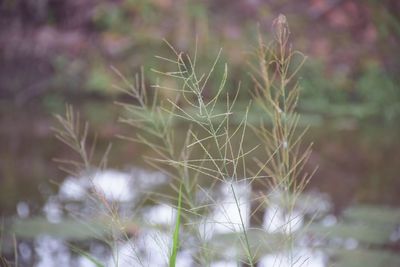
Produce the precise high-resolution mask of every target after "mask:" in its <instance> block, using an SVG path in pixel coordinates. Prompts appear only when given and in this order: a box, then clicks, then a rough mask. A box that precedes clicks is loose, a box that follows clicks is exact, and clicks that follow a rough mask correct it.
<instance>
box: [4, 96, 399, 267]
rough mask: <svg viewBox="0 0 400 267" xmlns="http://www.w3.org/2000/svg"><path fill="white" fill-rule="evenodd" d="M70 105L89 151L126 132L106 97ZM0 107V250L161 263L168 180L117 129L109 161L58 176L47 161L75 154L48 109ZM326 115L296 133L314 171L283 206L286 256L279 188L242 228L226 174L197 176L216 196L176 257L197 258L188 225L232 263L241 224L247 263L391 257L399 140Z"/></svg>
mask: <svg viewBox="0 0 400 267" xmlns="http://www.w3.org/2000/svg"><path fill="white" fill-rule="evenodd" d="M78 106H79V109H80V110H81V111H82V114H83V117H85V118H87V119H89V120H90V121H91V123H92V126H93V128H94V130H95V131H96V132H98V135H99V142H98V145H97V148H98V149H99V150H103V148H105V147H106V146H107V143H108V141H110V140H111V139H113V137H114V135H116V134H118V133H121V132H126V131H128V130H127V129H125V128H123V127H121V126H120V125H118V124H116V123H114V121H115V120H116V117H117V116H118V114H117V112H115V110H114V108H113V106H111V105H109V104H105V103H102V102H92V103H89V104H84V105H83V104H81V105H78ZM60 110H61V111H60ZM60 110H58V112H62V109H60ZM1 111H2V112H1V114H3V117H2V118H1V121H0V125H1V128H0V131H1V132H0V147H1V149H0V157H1V173H0V174H1V177H0V179H1V188H0V195H1V196H0V198H1V203H0V207H1V213H2V216H3V221H2V229H3V230H2V234H1V240H2V246H1V252H2V255H3V257H4V259H6V260H8V261H10V262H14V261H18V266H41V267H48V266H49V267H50V266H85V267H86V266H96V262H97V261H98V262H101V263H102V264H103V265H105V266H115V265H116V264H118V266H142V265H145V266H167V263H168V257H169V252H170V249H171V243H172V236H173V228H174V223H175V219H176V208H174V207H176V203H174V200H171V198H168V196H170V195H171V194H173V192H172V191H171V181H170V178H169V177H168V176H167V175H165V174H163V173H161V172H159V171H157V170H155V169H154V168H151V167H150V166H148V165H146V164H145V163H144V161H143V157H142V156H143V155H147V154H148V152H147V151H145V150H144V149H143V148H142V147H140V146H138V145H134V144H130V143H128V144H127V143H126V142H125V141H123V140H118V139H117V140H116V141H113V142H114V144H113V149H112V152H111V153H110V158H109V164H108V166H109V167H107V168H104V169H101V170H100V169H93V170H91V171H90V172H86V173H79V175H69V174H66V173H65V172H62V171H60V170H58V169H57V163H56V162H54V161H53V160H52V159H53V158H70V157H73V156H74V155H72V153H71V152H70V151H69V150H68V149H67V148H66V147H65V146H64V145H62V144H60V143H59V142H58V141H57V140H55V138H54V137H53V133H52V132H51V130H50V128H51V127H52V126H53V125H54V120H53V119H52V118H51V116H50V115H49V114H48V113H47V112H45V111H43V110H42V109H40V108H39V107H38V106H35V105H31V106H28V107H24V108H23V109H16V108H13V107H9V106H6V105H3V106H2V110H1ZM332 125H333V124H332V122H331V121H329V123H327V122H323V123H322V125H317V126H314V127H313V128H312V129H311V130H310V132H309V134H308V136H307V139H310V140H313V139H314V140H315V147H314V152H313V154H312V156H311V158H310V162H309V165H310V166H311V167H312V165H314V166H315V165H319V171H318V172H317V173H316V174H315V176H314V177H313V180H312V182H311V183H310V185H309V186H308V187H307V190H306V192H305V193H304V194H303V195H301V197H299V200H298V201H297V202H296V207H295V210H293V211H292V212H291V216H292V219H290V220H289V221H290V229H291V230H292V231H293V233H295V235H296V236H297V235H298V238H296V241H295V243H294V245H293V249H292V250H291V252H290V255H288V253H289V252H288V251H285V250H281V249H279V247H280V246H279V245H278V244H279V243H280V242H282V240H283V239H285V238H286V237H285V229H286V228H287V227H288V226H287V225H286V226H285V227H282V224H284V223H283V222H285V221H288V219H287V211H286V210H285V207H284V205H283V204H282V195H281V193H280V192H276V191H271V192H269V193H268V195H269V203H268V205H267V206H266V207H263V212H262V213H261V214H262V218H261V221H260V224H259V227H257V228H253V227H251V226H250V222H249V217H250V213H251V207H250V194H251V190H252V189H251V186H250V185H249V184H247V183H246V182H245V181H236V180H231V181H230V180H226V181H224V182H221V183H218V184H217V185H215V186H214V187H213V188H212V189H210V192H209V191H208V187H207V185H204V192H205V193H204V194H199V196H198V197H199V198H204V199H207V198H210V197H212V198H215V203H219V204H218V205H214V206H210V207H209V208H208V209H207V214H206V216H204V218H203V219H201V220H198V221H195V223H193V225H191V226H190V228H191V229H195V232H193V231H187V232H185V231H184V232H183V233H181V234H182V235H184V238H183V240H185V242H183V243H182V244H181V249H180V250H179V252H178V256H177V266H196V255H198V253H200V252H199V249H198V248H199V246H200V244H198V243H197V241H196V240H197V239H196V238H194V235H195V234H197V235H199V236H200V237H201V239H202V240H204V243H203V244H201V246H205V245H206V246H207V247H202V248H203V249H207V250H206V251H208V256H209V263H210V266H237V259H241V258H243V257H244V255H243V253H244V252H243V251H242V250H241V249H240V248H241V244H240V241H241V240H240V239H238V237H237V236H238V235H237V233H240V232H241V229H242V228H241V224H242V223H243V224H244V226H245V228H246V229H248V231H247V235H248V241H249V242H250V245H251V246H252V247H254V248H257V249H255V250H254V252H255V254H257V259H258V266H282V267H283V266H315V267H323V266H332V265H334V266H347V267H348V266H350V267H352V266H371V267H372V266H376V267H378V266H389V267H390V266H393V267H395V266H400V257H399V256H398V255H397V254H398V252H399V251H400V209H399V208H396V207H399V203H400V199H399V195H398V192H399V191H398V190H399V181H398V179H397V178H398V167H397V163H396V155H399V152H400V147H399V145H398V143H397V142H396V141H393V140H395V138H393V139H390V138H391V137H390V135H389V134H387V135H386V136H387V139H385V140H380V141H376V139H374V134H375V135H376V134H377V133H374V132H372V133H371V132H369V133H368V135H367V137H366V136H365V135H363V133H364V132H365V129H364V128H362V129H361V126H357V127H347V126H346V127H337V126H335V127H333V126H332ZM335 125H337V124H335ZM341 125H349V124H348V123H347V124H346V123H344V124H341ZM378 134H379V135H382V132H378ZM371 136H372V137H371ZM370 139H372V141H371V140H370ZM114 140H115V139H114ZM232 189H234V191H235V192H236V200H235V199H234V198H233V194H232ZM237 203H238V204H237ZM237 206H239V207H240V209H239V210H240V213H239V210H238V208H237ZM241 218H246V219H245V220H244V221H242V220H241ZM185 235H186V236H185ZM191 235H193V237H192V236H191ZM15 251H17V257H16V256H15ZM288 259H291V260H290V261H289V260H288Z"/></svg>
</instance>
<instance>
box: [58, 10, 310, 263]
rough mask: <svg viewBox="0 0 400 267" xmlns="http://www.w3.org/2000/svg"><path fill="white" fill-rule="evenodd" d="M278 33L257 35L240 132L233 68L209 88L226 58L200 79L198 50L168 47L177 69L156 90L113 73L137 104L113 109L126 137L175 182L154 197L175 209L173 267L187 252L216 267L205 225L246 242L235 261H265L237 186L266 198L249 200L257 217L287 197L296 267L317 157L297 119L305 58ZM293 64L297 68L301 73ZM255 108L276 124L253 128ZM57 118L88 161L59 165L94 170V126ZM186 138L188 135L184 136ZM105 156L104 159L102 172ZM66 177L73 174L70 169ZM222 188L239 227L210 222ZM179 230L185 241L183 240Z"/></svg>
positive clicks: (280, 28) (289, 244)
mask: <svg viewBox="0 0 400 267" xmlns="http://www.w3.org/2000/svg"><path fill="white" fill-rule="evenodd" d="M273 34H274V39H273V40H272V41H271V42H270V43H269V44H266V43H265V42H264V41H263V39H262V38H261V35H260V37H259V43H258V49H257V51H256V53H255V55H256V60H257V63H256V64H254V63H250V67H251V69H252V74H251V75H252V78H253V81H254V84H255V90H254V91H253V97H252V98H253V99H251V100H250V101H248V103H247V104H246V106H247V107H246V110H245V112H244V115H243V116H242V117H241V118H240V120H239V123H236V124H234V123H232V118H235V121H237V118H236V117H234V116H238V115H237V114H238V113H237V111H236V102H237V98H238V94H239V91H240V90H241V89H240V85H238V88H237V89H236V90H235V91H236V93H234V94H232V93H231V94H229V93H228V94H225V93H224V92H225V84H226V81H227V77H228V67H227V65H226V64H224V72H223V75H222V77H219V79H220V82H219V84H218V85H217V88H216V89H213V90H212V91H213V92H215V93H214V94H213V95H210V94H209V92H210V87H213V86H214V85H213V84H211V83H210V80H211V78H212V76H213V75H214V70H215V69H216V66H217V65H218V64H221V62H220V56H221V51H220V52H219V53H218V55H217V57H216V58H215V60H214V62H212V63H211V64H210V67H209V70H208V71H206V72H201V71H199V70H198V67H197V61H198V58H197V47H196V48H195V51H194V53H193V55H192V56H191V55H189V54H186V53H183V52H179V51H177V50H176V49H175V48H174V47H173V46H172V45H170V44H169V43H168V42H166V44H167V45H168V46H169V47H170V49H171V52H172V56H171V57H168V58H166V57H161V56H157V58H158V59H159V60H160V61H161V62H162V63H163V64H162V65H163V66H166V68H168V69H170V70H169V71H165V70H152V71H153V72H154V73H155V74H157V75H158V77H159V82H157V83H156V84H155V85H152V86H151V88H148V86H147V85H146V82H145V77H144V72H143V71H142V72H141V73H139V74H137V75H136V77H135V79H134V80H133V82H131V81H129V80H128V79H127V78H125V76H124V75H123V74H122V73H121V72H119V71H118V70H117V69H114V71H115V73H116V74H117V75H118V76H119V77H120V80H121V84H120V85H118V86H116V89H117V90H122V91H123V92H125V93H126V94H127V95H129V96H131V97H132V99H133V101H132V102H118V103H116V104H117V105H118V106H120V107H121V110H122V114H123V115H122V116H121V118H120V119H119V121H120V122H121V123H124V124H127V125H129V126H131V127H133V128H134V129H135V130H134V134H133V136H126V135H124V136H119V137H120V138H122V139H124V140H128V141H133V142H135V143H140V144H142V145H144V146H146V147H148V149H149V150H151V156H147V157H145V160H146V162H147V163H148V164H149V165H150V166H152V167H153V168H156V169H158V170H160V171H161V172H163V173H165V174H167V175H168V176H169V177H170V178H171V179H172V180H171V183H170V186H171V188H172V189H173V190H174V192H175V194H173V195H171V194H169V195H166V194H160V193H158V194H153V196H155V197H158V199H160V198H161V199H162V201H164V202H168V203H169V204H170V205H172V206H174V207H175V208H176V209H177V211H178V212H177V216H176V223H175V229H174V230H173V234H171V239H172V240H173V241H172V247H171V250H170V258H169V265H170V266H175V264H176V258H177V254H178V252H179V249H180V248H182V247H185V246H186V247H190V248H191V249H192V251H194V252H193V253H192V254H193V255H192V256H193V258H194V261H195V263H196V264H197V265H199V266H209V265H210V264H211V262H212V260H213V256H215V254H216V256H217V257H218V256H220V255H218V253H216V252H215V251H214V250H213V249H212V244H210V239H209V238H207V237H206V234H205V233H204V230H202V226H203V225H204V223H206V224H207V223H214V224H215V223H217V224H224V225H226V226H227V227H228V228H231V229H232V233H233V234H234V235H235V238H236V240H237V241H238V243H239V244H240V249H239V250H240V251H239V252H238V253H236V256H235V260H237V262H241V263H243V264H247V265H249V266H255V264H256V263H257V261H258V258H259V256H260V255H258V254H259V253H258V249H259V247H260V244H257V243H255V242H254V241H253V242H252V241H251V240H250V236H249V231H250V230H251V229H250V228H249V227H248V220H249V218H247V217H245V214H244V213H243V198H241V197H240V196H239V195H238V192H237V191H236V189H235V185H236V184H237V183H238V182H242V183H245V184H247V185H251V186H252V188H253V191H261V192H263V194H262V195H261V196H259V195H258V196H256V197H253V196H251V197H250V199H246V200H245V202H250V201H252V202H257V203H258V205H256V207H257V208H255V209H253V210H252V211H251V214H250V217H252V216H254V214H255V213H256V212H257V209H260V208H265V204H267V203H268V202H269V193H271V192H279V193H280V194H281V195H282V196H283V200H284V203H285V205H284V209H285V212H286V215H287V216H286V217H285V218H286V220H285V222H284V224H283V225H282V227H283V228H284V233H285V235H284V236H285V238H284V240H283V242H282V243H283V244H279V246H281V248H282V249H284V250H285V251H288V252H289V254H288V255H289V256H288V257H289V261H290V262H291V264H293V263H294V262H295V261H296V259H295V257H294V255H293V254H292V253H291V251H292V250H293V247H294V241H295V238H296V237H295V234H294V231H293V230H292V228H291V227H292V226H291V225H292V221H293V220H294V218H293V216H292V212H293V210H294V208H295V203H296V199H297V197H298V196H299V194H300V193H301V192H302V191H303V190H304V188H305V186H306V184H307V183H308V181H309V179H310V177H311V175H309V174H302V170H303V167H304V165H305V163H306V161H307V159H308V157H309V155H310V151H311V150H310V146H306V148H305V149H302V145H301V140H302V137H303V136H304V134H305V130H304V131H301V132H298V131H297V128H298V127H297V125H298V121H299V115H298V114H297V113H296V105H297V101H298V97H299V86H298V83H297V81H296V74H297V72H298V70H299V69H300V67H301V65H302V64H303V63H304V60H305V57H304V56H303V55H302V54H301V53H299V52H296V51H292V49H291V45H290V44H289V28H288V25H287V22H286V18H285V17H284V16H283V15H280V16H279V17H278V18H277V19H276V20H275V21H274V23H273ZM294 62H299V63H298V64H297V65H296V64H294ZM213 78H215V77H213ZM214 80H215V79H214ZM166 81H167V82H166ZM166 84H168V85H166ZM171 84H172V85H173V86H171ZM246 90H249V88H246ZM165 92H168V93H165ZM253 107H258V108H259V109H261V110H262V111H263V113H262V116H269V118H270V120H269V121H270V123H269V124H267V123H265V122H264V120H261V122H260V124H253V125H250V123H249V122H248V114H249V112H250V111H251V110H252V109H253ZM260 115H261V114H260ZM57 119H58V121H59V122H60V125H61V128H57V129H56V130H55V131H56V136H57V137H58V138H59V139H60V140H61V141H63V142H64V143H66V144H67V145H68V146H69V147H71V148H72V149H73V150H75V151H76V152H77V153H78V154H79V155H80V158H81V162H79V161H70V160H67V161H65V160H64V161H60V162H61V163H63V164H66V165H68V166H70V167H72V168H73V170H72V171H73V173H75V174H77V171H79V170H82V169H86V170H88V169H91V168H93V164H92V155H93V153H92V152H91V151H93V149H91V148H88V145H87V135H88V126H87V124H85V126H84V128H83V130H82V129H79V123H78V121H79V120H78V118H76V115H75V116H74V112H73V111H72V108H71V107H67V112H66V116H65V117H62V116H57ZM249 127H250V128H251V130H252V131H253V132H254V133H256V135H257V137H258V144H257V145H254V146H249V145H248V144H247V141H248V140H247V138H248V136H250V134H251V133H250V132H249V131H251V130H250V129H249ZM178 129H179V130H178ZM182 132H183V133H185V134H184V135H181V134H180V133H182ZM108 151H109V149H107V150H106V153H105V156H104V157H103V160H101V165H103V166H104V165H105V163H106V158H107V154H108ZM257 151H262V152H263V156H262V157H259V158H255V155H256V152H257ZM251 162H256V165H257V167H256V168H250V167H248V166H249V163H251ZM67 171H69V172H71V169H67ZM221 185H225V186H227V187H228V188H230V191H229V193H230V194H231V195H232V199H233V200H234V204H235V206H236V209H237V213H238V217H239V221H238V222H230V221H223V222H215V221H213V219H212V211H213V210H215V209H216V207H219V206H221V205H224V203H219V199H218V196H215V194H214V193H213V192H214V191H215V190H214V188H217V187H219V186H221ZM95 197H96V198H98V199H99V200H100V202H101V203H103V205H104V206H105V207H106V211H107V212H108V213H109V215H110V216H111V217H112V218H113V219H114V221H117V222H119V224H120V226H121V227H120V229H122V231H121V232H120V233H119V234H120V235H122V236H124V234H123V226H122V223H121V222H120V220H119V217H118V216H119V215H118V212H116V210H115V208H114V207H113V206H112V205H111V204H110V203H109V202H108V201H107V200H106V199H105V198H104V197H102V194H101V192H97V193H95ZM175 203H178V204H177V205H175ZM180 231H182V233H184V234H180ZM188 236H190V237H191V238H188ZM192 237H194V238H195V241H193V240H192ZM116 238H118V236H116ZM126 238H127V236H126ZM133 247H134V243H133ZM139 262H140V261H139ZM117 263H118V260H116V265H117Z"/></svg>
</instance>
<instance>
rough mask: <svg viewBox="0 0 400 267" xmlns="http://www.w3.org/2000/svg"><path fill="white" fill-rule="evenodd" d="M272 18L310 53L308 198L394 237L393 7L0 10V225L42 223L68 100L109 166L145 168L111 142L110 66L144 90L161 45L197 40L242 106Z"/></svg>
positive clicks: (5, 5)
mask: <svg viewBox="0 0 400 267" xmlns="http://www.w3.org/2000/svg"><path fill="white" fill-rule="evenodd" d="M280 13H282V14H285V15H286V16H287V19H288V22H289V24H290V29H291V41H292V43H293V46H294V48H295V49H297V50H300V51H302V52H303V53H305V54H306V55H307V56H308V60H307V62H306V63H305V65H304V67H303V69H302V71H301V73H300V75H299V76H300V77H301V85H302V88H303V89H302V94H301V100H300V104H299V112H300V113H301V114H302V115H303V119H304V122H305V123H306V124H309V125H311V128H310V130H309V132H308V134H307V137H306V139H307V140H309V141H313V142H314V148H313V154H312V156H311V159H310V161H309V165H310V166H316V165H318V166H319V169H318V171H317V173H316V174H315V176H314V178H313V180H312V181H311V184H310V186H309V189H308V190H310V191H312V190H317V191H318V192H321V193H324V194H327V196H328V198H329V199H330V201H331V202H332V211H331V212H332V214H334V216H341V214H342V213H343V210H345V209H346V208H348V207H350V206H355V205H363V207H371V213H370V215H371V216H372V217H374V216H378V215H376V213H374V212H376V210H377V209H378V210H382V209H388V210H389V212H388V213H389V214H392V215H393V214H395V215H396V216H397V217H396V216H395V217H394V218H393V217H391V218H389V219H388V220H389V223H388V222H387V221H385V219H382V220H383V221H384V225H383V226H382V225H380V226H379V227H381V228H384V227H388V226H387V225H388V224H390V223H392V224H393V225H397V227H398V224H399V223H400V221H398V220H400V216H398V214H399V213H398V212H399V210H398V208H400V177H399V170H400V167H399V164H400V139H399V136H400V78H399V77H400V56H399V52H400V49H399V47H400V1H397V0H365V1H355V0H297V1H289V0H279V1H278V0H265V1H262V0H235V1H233V0H202V1H190V0H115V1H111V0H110V1H107V0H102V1H94V0H69V1H61V0H3V1H1V2H0V215H1V216H3V217H4V218H11V217H18V216H20V215H21V214H20V213H21V209H22V210H26V208H28V215H27V217H30V216H36V215H41V214H42V213H43V210H42V207H43V205H45V203H47V201H48V198H49V196H51V195H52V194H54V193H55V192H57V190H58V186H57V184H60V183H62V181H63V179H64V178H65V177H66V174H65V173H63V172H62V171H60V170H58V168H57V164H56V163H55V162H53V161H52V159H53V158H68V157H71V156H72V152H70V151H69V150H68V149H67V148H66V147H65V146H64V145H62V144H60V143H59V142H58V141H57V140H56V139H55V138H54V136H53V133H52V131H51V127H52V126H54V123H55V121H54V119H53V116H52V114H59V113H63V112H64V108H65V103H70V104H73V105H74V106H75V107H76V109H77V110H79V111H80V113H81V115H82V118H84V119H87V120H88V121H89V122H90V124H91V126H92V130H93V131H95V132H97V133H98V136H99V140H100V142H99V148H100V149H101V148H102V147H104V146H105V145H106V143H107V142H109V141H110V140H113V144H114V147H113V150H112V152H111V154H110V166H111V167H113V168H118V169H123V168H126V167H127V166H130V165H133V164H134V165H138V166H140V165H141V164H142V161H141V158H140V157H141V155H142V154H143V153H144V152H143V151H142V150H141V148H139V147H137V146H135V145H132V144H130V145H126V143H125V142H124V141H122V140H118V139H115V138H114V136H115V135H116V134H118V133H121V132H124V131H126V129H124V128H123V127H122V126H121V125H119V124H118V123H117V122H116V120H117V117H118V113H119V111H118V109H117V108H116V107H115V106H114V104H113V102H114V101H115V100H120V99H123V98H124V96H123V95H121V93H120V92H118V91H117V90H115V89H113V87H112V85H113V84H118V83H119V82H120V81H119V80H120V78H119V77H118V76H117V75H115V73H114V72H113V71H112V70H111V69H110V66H115V67H116V68H118V69H119V70H120V71H121V72H122V73H124V74H125V75H127V76H128V77H130V76H132V75H133V74H134V73H135V72H137V71H139V70H140V67H141V66H143V67H144V69H145V73H146V79H147V80H146V83H148V84H151V83H154V82H155V77H154V74H153V73H152V72H151V71H150V69H151V68H155V69H163V68H164V66H162V65H160V61H158V60H156V58H155V55H168V54H170V52H169V49H168V46H167V45H166V44H165V43H164V42H163V41H162V40H163V39H166V40H168V42H170V43H171V44H173V45H174V46H175V47H176V48H177V49H179V50H181V51H187V52H193V50H194V47H195V43H196V39H197V44H198V47H199V52H198V53H199V60H200V61H199V64H200V65H201V64H209V62H210V61H212V60H213V58H215V56H216V54H217V53H218V51H219V49H220V48H222V49H223V52H222V61H226V62H228V64H229V74H228V75H229V76H228V81H227V86H226V87H227V88H226V90H232V91H234V90H236V88H237V83H238V82H239V81H241V83H242V90H241V92H240V95H239V102H240V101H243V103H245V102H247V100H248V98H249V90H250V89H246V88H252V87H253V85H252V82H251V79H250V76H249V71H250V70H249V67H248V65H247V62H248V61H249V57H250V55H249V54H250V52H252V51H254V47H255V46H256V44H257V42H256V40H257V29H258V28H259V30H260V32H261V33H262V34H263V35H264V36H266V39H267V40H268V38H272V37H271V36H270V32H271V23H272V20H273V19H274V18H275V17H276V16H277V15H278V14H280ZM216 72H217V74H218V72H219V73H222V72H223V69H222V68H220V69H219V68H217V69H216ZM216 76H217V77H218V75H216ZM220 76H221V75H220ZM211 93H212V88H211V89H210V94H211ZM21 203H22V204H21ZM18 207H19V208H18ZM24 207H25V208H24ZM377 207H378V208H377ZM379 207H382V208H379ZM22 213H23V212H22ZM23 214H25V213H23ZM367 215H368V214H367ZM379 216H380V217H381V218H383V217H384V215H379ZM20 217H21V216H20ZM368 218H369V217H368ZM364 220H367V219H366V218H364ZM392 224H390V225H392ZM391 238H392V237H391ZM392 239H393V238H392ZM392 239H387V240H385V242H381V243H378V244H376V243H374V242H372V244H374V246H373V248H374V249H379V251H382V253H381V255H385V257H386V256H387V255H389V254H390V255H392V254H396V253H399V251H400V244H399V241H398V239H393V240H394V241H393V240H392ZM367 247H368V248H370V247H371V246H369V245H367ZM388 257H389V256H388ZM395 260H396V259H395ZM395 262H398V259H397V261H395ZM27 266H30V265H28V264H27ZM347 266H350V265H347ZM357 266H358V265H357ZM360 266H361V265H360ZM362 266H366V265H362ZM371 266H374V265H371ZM376 266H379V265H376ZM386 266H395V265H390V264H389V265H386Z"/></svg>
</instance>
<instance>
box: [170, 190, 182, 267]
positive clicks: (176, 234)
mask: <svg viewBox="0 0 400 267" xmlns="http://www.w3.org/2000/svg"><path fill="white" fill-rule="evenodd" d="M181 209H182V184H181V186H180V188H179V196H178V212H177V214H176V222H175V230H174V236H173V243H172V253H171V257H170V258H169V266H170V267H175V264H176V256H177V254H178V249H179V227H180V224H181Z"/></svg>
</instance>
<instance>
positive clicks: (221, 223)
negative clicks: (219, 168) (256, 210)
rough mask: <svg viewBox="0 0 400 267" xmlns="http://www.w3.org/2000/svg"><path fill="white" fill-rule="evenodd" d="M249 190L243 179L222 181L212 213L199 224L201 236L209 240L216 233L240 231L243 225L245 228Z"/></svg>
mask: <svg viewBox="0 0 400 267" xmlns="http://www.w3.org/2000/svg"><path fill="white" fill-rule="evenodd" d="M250 190H251V188H250V186H249V184H248V183H246V182H243V181H240V182H226V183H223V184H222V185H221V187H220V189H219V195H220V197H219V198H218V199H217V200H216V201H217V203H215V206H214V210H213V211H212V214H211V215H210V216H209V217H208V218H206V219H205V220H204V221H203V222H202V223H201V224H200V225H199V231H200V234H201V236H202V238H204V239H205V240H209V239H211V238H212V236H213V235H214V234H216V233H231V232H241V231H242V230H243V226H244V227H245V228H247V227H248V216H249V212H250V202H249V199H250ZM235 197H236V199H235ZM238 207H239V208H238Z"/></svg>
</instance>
